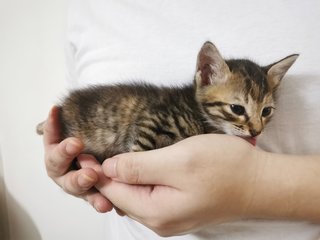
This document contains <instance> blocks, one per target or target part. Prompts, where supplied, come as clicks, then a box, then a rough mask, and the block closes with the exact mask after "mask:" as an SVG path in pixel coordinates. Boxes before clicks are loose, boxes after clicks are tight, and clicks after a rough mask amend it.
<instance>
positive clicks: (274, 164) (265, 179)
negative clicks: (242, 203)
mask: <svg viewBox="0 0 320 240" xmlns="http://www.w3.org/2000/svg"><path fill="white" fill-rule="evenodd" d="M257 156H258V157H257V159H256V160H257V168H256V172H255V175H256V177H255V178H254V181H252V183H251V185H250V186H251V189H252V190H251V191H249V192H250V194H249V195H248V197H247V205H246V208H245V211H244V215H243V216H244V217H245V218H251V219H253V218H263V219H286V220H310V221H320V204H319V203H320V191H319V190H318V189H317V188H318V186H319V185H320V180H319V177H318V176H319V169H320V165H319V159H316V158H315V157H312V156H294V155H284V154H274V153H268V152H264V151H259V153H258V155H257Z"/></svg>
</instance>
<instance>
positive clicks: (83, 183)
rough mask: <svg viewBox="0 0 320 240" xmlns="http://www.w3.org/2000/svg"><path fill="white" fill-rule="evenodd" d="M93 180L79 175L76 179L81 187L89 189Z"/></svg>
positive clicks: (84, 175)
mask: <svg viewBox="0 0 320 240" xmlns="http://www.w3.org/2000/svg"><path fill="white" fill-rule="evenodd" d="M94 182H95V180H94V179H93V178H91V177H89V176H88V175H86V174H81V175H80V176H79V178H78V183H79V185H80V186H81V187H91V186H92V184H93V183H94Z"/></svg>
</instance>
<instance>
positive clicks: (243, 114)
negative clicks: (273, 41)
mask: <svg viewBox="0 0 320 240" xmlns="http://www.w3.org/2000/svg"><path fill="white" fill-rule="evenodd" d="M298 56H299V55H297V54H294V55H290V56H288V57H286V58H284V59H282V60H280V61H278V62H276V63H273V64H270V65H268V66H266V67H261V66H259V65H257V64H255V63H254V62H252V61H250V60H245V59H240V60H228V61H225V60H224V59H223V58H222V56H221V54H220V53H219V51H218V50H217V48H216V47H215V46H214V45H213V44H212V43H210V42H206V43H205V44H204V45H203V47H202V48H201V50H200V52H199V54H198V60H197V68H196V69H197V72H196V75H195V84H196V98H197V100H198V101H199V102H200V103H201V104H202V107H203V109H204V112H205V113H206V114H207V116H208V122H209V123H211V124H212V125H213V126H214V127H215V128H217V129H219V130H221V131H223V132H225V133H227V134H230V135H237V136H241V137H256V136H257V135H259V134H260V133H261V132H262V130H263V128H264V127H265V125H266V124H267V123H268V122H269V121H270V119H271V117H272V115H273V110H274V109H275V107H274V102H275V96H274V92H275V90H276V89H277V88H278V86H279V84H280V82H281V80H282V78H283V76H284V75H285V73H286V72H287V71H288V69H289V68H290V67H291V66H292V64H293V63H294V62H295V60H296V59H297V57H298Z"/></svg>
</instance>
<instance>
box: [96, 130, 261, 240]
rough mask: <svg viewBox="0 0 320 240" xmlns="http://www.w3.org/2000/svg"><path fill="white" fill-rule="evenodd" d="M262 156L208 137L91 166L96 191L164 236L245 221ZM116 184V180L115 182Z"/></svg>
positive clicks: (232, 140)
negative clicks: (96, 182) (224, 223)
mask: <svg viewBox="0 0 320 240" xmlns="http://www.w3.org/2000/svg"><path fill="white" fill-rule="evenodd" d="M258 154H259V151H258V150H256V148H254V147H253V146H251V145H250V144H248V143H247V142H245V141H243V140H242V139H240V138H236V137H231V136H227V135H219V136H218V135H202V136H195V137H191V138H188V139H185V140H183V141H181V142H179V143H177V144H174V145H172V146H169V147H166V148H162V149H158V150H152V151H147V152H136V153H125V154H120V155H117V156H115V157H113V158H111V159H107V160H106V161H105V162H104V164H103V166H102V167H103V171H104V174H105V175H106V176H107V177H108V178H106V177H105V176H104V175H103V174H102V172H101V166H99V165H96V166H95V167H94V166H91V167H92V168H95V169H96V172H98V173H99V178H100V181H99V182H98V184H97V185H96V187H97V188H98V189H99V191H100V192H101V193H103V194H104V195H105V196H106V197H107V198H108V199H110V201H111V202H112V203H113V204H114V205H115V206H116V207H118V208H119V209H121V211H122V212H124V213H125V214H126V215H128V216H129V217H131V218H133V219H135V220H137V221H139V222H141V223H142V224H144V225H145V226H147V227H149V228H150V229H152V230H153V231H155V232H156V233H158V234H160V235H162V236H172V235H176V234H182V233H186V232H189V231H195V230H197V229H198V228H202V227H204V226H205V225H208V224H213V223H221V222H225V221H231V220H235V219H239V218H242V217H245V215H246V209H247V206H248V204H249V203H250V198H251V196H252V194H253V193H252V188H251V185H252V183H254V181H255V177H256V173H257V168H258V165H257V162H259V161H257V155H258ZM109 178H111V179H112V180H110V179H109Z"/></svg>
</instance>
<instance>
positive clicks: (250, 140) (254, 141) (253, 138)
mask: <svg viewBox="0 0 320 240" xmlns="http://www.w3.org/2000/svg"><path fill="white" fill-rule="evenodd" d="M241 138H243V139H244V140H246V141H247V142H248V143H251V144H252V145H253V146H255V145H256V144H257V138H256V137H241Z"/></svg>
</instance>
